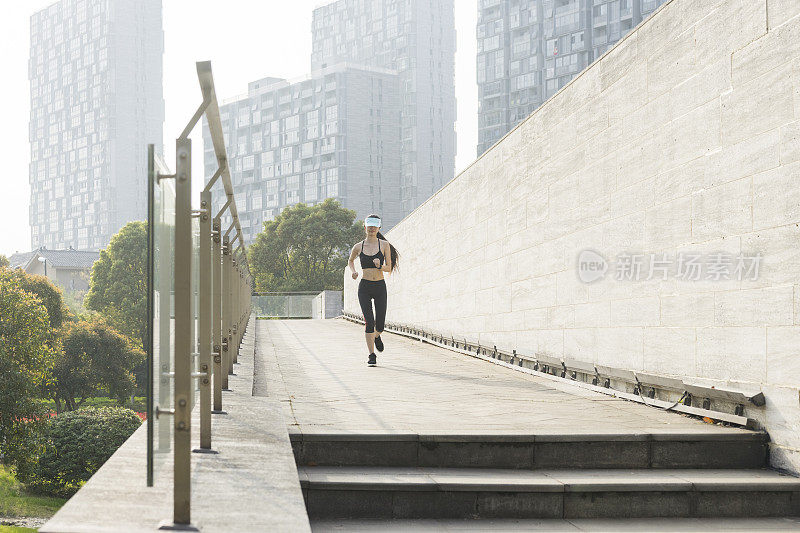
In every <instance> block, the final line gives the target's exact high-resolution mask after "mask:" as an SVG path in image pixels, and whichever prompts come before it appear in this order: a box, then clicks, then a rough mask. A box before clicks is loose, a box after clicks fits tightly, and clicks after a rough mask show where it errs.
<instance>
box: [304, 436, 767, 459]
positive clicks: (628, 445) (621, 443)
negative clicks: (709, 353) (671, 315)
mask: <svg viewBox="0 0 800 533" xmlns="http://www.w3.org/2000/svg"><path fill="white" fill-rule="evenodd" d="M290 437H291V441H292V448H293V449H294V453H295V459H296V462H297V464H298V465H299V466H409V467H411V466H420V467H428V466H430V467H465V468H520V469H548V468H549V469H553V468H658V469H662V468H761V467H764V466H766V460H767V442H768V440H769V438H768V436H767V435H766V434H765V433H763V432H754V431H746V430H740V429H734V428H714V430H713V431H710V430H698V431H694V432H691V431H690V432H687V431H663V432H647V433H636V432H629V433H611V432H609V433H580V432H574V433H544V432H542V433H530V434H518V433H513V434H510V433H509V434H499V433H493V434H485V433H480V434H418V433H404V432H347V431H343V432H325V433H299V432H292V433H290Z"/></svg>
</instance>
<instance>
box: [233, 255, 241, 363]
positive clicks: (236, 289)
mask: <svg viewBox="0 0 800 533" xmlns="http://www.w3.org/2000/svg"><path fill="white" fill-rule="evenodd" d="M233 280H234V281H235V282H236V286H235V287H234V289H233V298H234V300H233V301H234V307H233V308H234V309H235V310H236V313H235V316H236V328H235V330H236V341H237V342H236V351H234V352H233V362H234V363H238V362H239V349H240V348H241V346H242V333H243V331H242V309H241V308H240V307H239V306H240V302H241V299H242V262H241V260H237V261H236V272H235V276H234V278H233Z"/></svg>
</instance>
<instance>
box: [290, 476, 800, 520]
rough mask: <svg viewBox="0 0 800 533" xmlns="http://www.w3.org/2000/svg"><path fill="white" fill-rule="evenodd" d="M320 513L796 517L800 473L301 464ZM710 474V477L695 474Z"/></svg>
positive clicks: (312, 506)
mask: <svg viewBox="0 0 800 533" xmlns="http://www.w3.org/2000/svg"><path fill="white" fill-rule="evenodd" d="M301 472H302V477H301V479H302V484H303V490H304V494H305V496H306V498H307V502H308V508H309V513H310V515H311V516H312V517H314V518H333V517H342V518H404V517H411V516H415V517H418V518H473V519H474V518H497V517H506V518H554V517H561V518H588V517H593V518H604V517H614V518H650V517H660V516H669V517H704V516H714V517H717V518H720V517H742V516H759V517H760V516H796V515H797V514H798V512H799V511H800V479H797V478H792V477H789V476H783V475H781V474H778V473H776V472H772V471H767V470H757V471H745V470H741V471H734V472H729V471H716V472H714V471H712V472H711V473H710V475H709V472H708V471H704V472H693V471H686V470H672V471H658V472H654V471H626V470H585V471H569V470H566V471H565V470H561V471H558V470H552V471H535V472H531V471H519V470H497V469H495V470H480V469H442V468H438V469H437V468H409V469H398V468H385V469H384V468H325V467H309V468H302V469H301ZM700 476H706V477H707V479H704V480H703V481H702V482H696V479H699V477H700Z"/></svg>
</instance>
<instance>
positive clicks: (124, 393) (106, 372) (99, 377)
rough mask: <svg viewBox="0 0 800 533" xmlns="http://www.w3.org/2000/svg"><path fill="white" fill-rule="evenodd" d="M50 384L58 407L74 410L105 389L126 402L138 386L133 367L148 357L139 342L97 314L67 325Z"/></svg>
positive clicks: (109, 393) (59, 410)
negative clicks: (135, 341) (131, 339)
mask: <svg viewBox="0 0 800 533" xmlns="http://www.w3.org/2000/svg"><path fill="white" fill-rule="evenodd" d="M62 346H63V350H62V351H61V353H60V354H58V355H57V356H56V358H55V364H54V366H53V377H54V381H53V383H52V385H51V387H50V391H51V397H52V398H53V400H54V401H55V402H56V410H57V411H58V412H61V411H62V402H63V407H64V408H65V409H66V410H67V411H74V410H75V409H77V408H78V407H80V406H81V405H82V404H83V402H84V401H85V400H86V399H87V398H89V397H91V396H94V395H95V394H96V393H98V392H102V394H103V395H106V396H108V397H110V398H116V399H117V400H118V401H119V402H120V403H123V402H124V401H125V399H126V398H128V397H129V396H130V394H131V393H132V392H133V390H134V389H135V387H136V380H135V378H134V374H133V370H134V368H135V367H136V366H137V365H140V364H141V363H142V362H143V361H144V358H145V354H144V352H142V350H141V348H139V347H138V346H137V345H136V344H135V343H133V342H131V341H130V340H129V339H128V338H126V337H125V336H123V335H122V334H120V333H119V332H117V331H116V330H114V329H113V328H112V327H111V326H110V325H109V324H108V323H107V322H106V321H105V320H103V319H102V318H100V317H93V318H91V319H89V320H79V321H77V322H74V323H72V324H68V325H67V326H65V328H64V331H63V337H62Z"/></svg>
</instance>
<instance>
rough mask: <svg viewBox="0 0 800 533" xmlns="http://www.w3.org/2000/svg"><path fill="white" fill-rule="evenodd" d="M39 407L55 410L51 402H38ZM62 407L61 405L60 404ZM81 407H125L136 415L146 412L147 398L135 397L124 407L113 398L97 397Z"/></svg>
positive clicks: (87, 400)
mask: <svg viewBox="0 0 800 533" xmlns="http://www.w3.org/2000/svg"><path fill="white" fill-rule="evenodd" d="M39 401H40V403H41V405H42V406H43V407H45V408H46V409H47V410H49V411H53V412H55V410H56V403H55V402H54V401H53V400H45V399H42V400H39ZM62 406H63V404H62ZM83 407H126V408H128V409H132V410H133V411H136V412H137V413H145V412H147V398H145V397H144V396H135V397H134V398H133V403H131V401H130V398H129V399H128V400H127V401H126V402H125V404H124V405H122V406H120V404H119V402H117V400H115V399H114V398H105V397H97V398H86V401H85V402H83V404H82V405H81V408H83Z"/></svg>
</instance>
